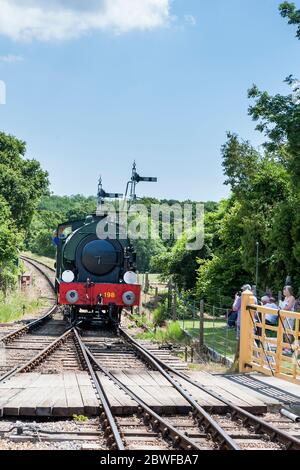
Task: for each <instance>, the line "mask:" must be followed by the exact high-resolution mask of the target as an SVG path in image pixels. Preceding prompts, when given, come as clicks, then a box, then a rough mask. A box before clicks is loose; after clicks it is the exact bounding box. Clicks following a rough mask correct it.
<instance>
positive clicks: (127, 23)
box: [0, 0, 171, 40]
mask: <svg viewBox="0 0 300 470" xmlns="http://www.w3.org/2000/svg"><path fill="white" fill-rule="evenodd" d="M170 3H171V0H47V2H46V1H45V0H0V34H2V35H5V36H8V37H10V38H12V39H16V40H28V39H29V40H30V39H39V40H53V39H54V40H63V39H69V38H74V37H78V36H80V35H82V34H84V33H87V32H89V31H93V30H104V31H105V30H112V31H114V32H116V33H124V32H128V31H131V30H135V29H136V30H151V29H154V28H159V27H162V26H165V25H167V24H168V22H169V21H170V18H171V17H170Z"/></svg>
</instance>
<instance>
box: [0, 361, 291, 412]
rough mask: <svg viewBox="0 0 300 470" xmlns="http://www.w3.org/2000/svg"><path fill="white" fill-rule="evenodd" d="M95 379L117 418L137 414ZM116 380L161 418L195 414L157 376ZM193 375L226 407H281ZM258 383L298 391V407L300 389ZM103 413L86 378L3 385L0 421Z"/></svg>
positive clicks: (222, 379) (35, 376)
mask: <svg viewBox="0 0 300 470" xmlns="http://www.w3.org/2000/svg"><path fill="white" fill-rule="evenodd" d="M97 374H98V376H99V378H100V380H101V382H102V384H103V387H104V390H105V392H106V394H107V397H108V400H109V402H110V405H111V407H112V409H113V411H114V412H115V413H117V414H118V413H119V414H124V415H126V414H132V413H135V412H136V411H137V408H138V405H137V403H136V402H135V401H134V400H132V399H131V398H130V396H129V395H128V394H126V393H125V392H124V391H123V390H121V389H120V388H119V387H118V386H117V385H115V384H114V383H113V381H111V380H110V379H108V378H107V377H106V376H104V375H103V374H102V373H101V372H98V373H97ZM113 374H114V376H115V377H116V378H118V379H119V380H120V381H121V382H122V383H124V384H125V385H126V386H128V387H129V389H130V390H131V391H132V392H134V393H135V394H136V395H138V396H139V398H141V399H142V400H143V401H144V402H145V403H146V404H147V405H148V406H150V407H151V408H153V409H154V410H155V411H156V412H158V413H162V412H165V413H167V414H171V413H186V412H187V411H189V410H190V409H191V406H190V405H189V403H188V402H187V401H186V400H185V399H184V397H182V395H181V394H180V393H179V392H178V391H177V390H176V389H175V388H174V387H172V385H171V384H170V383H169V381H168V380H166V379H165V378H164V377H163V376H162V375H161V374H160V373H159V372H157V371H151V370H145V369H142V370H139V369H133V370H128V369H124V370H116V371H114V372H113ZM189 375H190V376H191V378H192V379H193V380H195V381H198V382H199V383H200V384H202V385H203V386H205V387H207V388H208V389H209V390H212V391H214V392H216V393H218V394H219V395H220V396H222V397H224V399H226V400H227V401H230V402H232V403H233V404H235V405H238V406H240V407H242V408H244V409H248V410H250V411H252V412H257V413H260V412H263V411H267V408H268V406H270V405H272V404H274V403H278V404H279V402H278V401H277V400H276V398H273V397H267V396H264V395H262V394H260V393H257V392H256V391H255V390H253V389H249V388H247V387H246V386H245V385H240V384H237V383H235V382H232V381H230V380H229V379H226V376H219V375H212V374H209V373H207V372H194V371H193V372H189ZM258 379H259V380H261V382H264V383H266V384H270V385H271V384H273V385H274V386H277V387H278V388H280V387H281V388H282V390H287V388H289V391H290V392H293V393H296V391H297V392H298V395H299V401H300V387H299V386H297V385H293V384H287V383H286V382H283V381H282V380H280V379H272V378H266V377H263V376H258ZM177 380H178V381H179V382H180V383H182V385H183V386H184V388H185V389H186V391H187V392H189V393H190V394H191V395H192V396H193V398H194V399H195V400H196V401H197V402H198V403H199V405H201V406H203V407H204V408H206V409H212V410H214V411H216V412H223V411H225V410H226V405H225V404H223V403H222V402H220V401H219V400H218V399H216V398H214V397H212V396H211V395H209V394H208V393H206V392H205V391H202V390H200V389H198V388H197V387H195V386H193V385H191V384H189V383H188V382H186V381H185V380H183V379H177ZM100 410H101V406H100V403H99V400H98V398H97V396H96V393H95V389H94V388H93V386H92V383H91V380H90V377H89V375H88V373H87V372H83V371H81V372H80V371H76V372H74V371H70V372H64V373H61V374H48V375H46V374H41V373H28V374H19V375H17V376H15V377H13V378H11V379H10V380H7V381H6V382H5V383H3V384H0V416H9V415H11V416H18V415H19V416H65V417H67V416H72V415H74V414H84V415H87V416H95V415H97V414H99V412H100Z"/></svg>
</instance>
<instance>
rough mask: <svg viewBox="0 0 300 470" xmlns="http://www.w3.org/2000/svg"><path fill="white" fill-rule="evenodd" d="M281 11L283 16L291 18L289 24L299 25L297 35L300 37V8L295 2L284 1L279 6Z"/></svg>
mask: <svg viewBox="0 0 300 470" xmlns="http://www.w3.org/2000/svg"><path fill="white" fill-rule="evenodd" d="M279 11H280V13H281V16H283V18H288V19H289V24H292V25H296V26H298V29H297V35H296V37H297V38H298V39H300V10H297V9H296V6H295V4H294V3H290V2H283V3H281V5H280V6H279Z"/></svg>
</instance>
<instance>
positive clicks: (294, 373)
mask: <svg viewBox="0 0 300 470" xmlns="http://www.w3.org/2000/svg"><path fill="white" fill-rule="evenodd" d="M254 302H255V301H254V297H253V294H252V292H250V291H246V292H244V293H243V294H242V306H241V334H240V358H239V371H240V372H250V371H253V372H254V371H256V372H261V373H263V374H265V375H268V376H274V377H279V378H281V379H284V380H287V381H289V382H293V383H297V384H300V351H299V336H300V313H294V312H288V311H285V310H274V309H269V308H266V307H261V306H258V305H254ZM270 315H272V317H273V319H274V323H275V325H272V324H270V317H269V316H270Z"/></svg>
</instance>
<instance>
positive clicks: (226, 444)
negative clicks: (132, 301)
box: [119, 328, 241, 450]
mask: <svg viewBox="0 0 300 470" xmlns="http://www.w3.org/2000/svg"><path fill="white" fill-rule="evenodd" d="M119 330H120V333H121V334H122V335H123V336H124V338H125V339H126V340H127V341H129V342H130V344H132V345H133V346H134V348H135V349H136V351H137V352H138V353H140V355H141V356H142V357H143V358H144V359H145V360H146V361H147V362H148V363H149V364H150V365H151V366H152V367H154V368H155V369H156V370H158V371H159V372H160V373H161V374H162V375H163V376H164V377H165V379H166V380H168V382H170V383H171V385H172V386H173V387H174V388H175V389H176V390H177V391H178V392H179V393H180V395H182V396H183V397H184V398H185V399H186V401H187V402H188V403H189V404H190V405H191V406H192V408H193V409H194V414H195V418H196V419H197V421H198V422H199V423H203V422H205V428H206V431H210V432H211V434H212V436H213V437H214V439H215V440H217V442H218V443H219V444H220V447H221V448H224V449H228V450H241V448H240V447H239V445H238V444H236V442H234V440H233V439H232V438H231V437H230V436H229V434H227V432H226V431H224V429H222V428H221V426H220V425H219V424H218V423H217V421H215V420H214V419H213V418H212V417H211V416H210V415H209V414H208V413H207V412H206V411H205V410H204V408H202V406H200V405H199V403H197V402H196V400H195V399H194V398H193V397H192V396H191V395H190V394H189V393H188V392H187V391H186V390H184V389H183V387H182V385H181V384H179V383H178V382H177V381H176V379H174V378H173V377H171V376H170V374H168V373H167V372H166V371H165V367H164V366H165V364H164V363H159V362H158V361H157V359H156V358H155V356H153V355H152V354H151V353H149V351H147V350H146V349H145V348H143V347H142V346H140V345H139V343H137V341H135V340H134V339H133V338H132V337H131V336H130V335H129V334H128V333H126V332H125V331H124V330H123V329H122V328H119Z"/></svg>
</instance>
